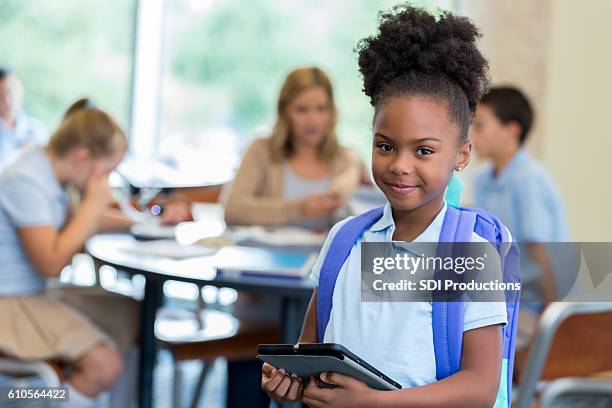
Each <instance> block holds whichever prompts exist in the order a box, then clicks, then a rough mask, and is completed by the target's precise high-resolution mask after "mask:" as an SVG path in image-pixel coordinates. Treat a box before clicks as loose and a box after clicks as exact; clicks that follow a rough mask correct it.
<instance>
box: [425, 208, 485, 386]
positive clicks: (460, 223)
mask: <svg viewBox="0 0 612 408" xmlns="http://www.w3.org/2000/svg"><path fill="white" fill-rule="evenodd" d="M475 223H476V215H475V214H473V213H472V212H469V211H463V210H462V209H458V208H455V207H452V206H448V207H447V210H446V214H445V216H444V222H443V224H442V231H441V232H440V239H439V241H440V242H470V241H471V239H472V232H473V231H474V225H475ZM451 251H452V246H451V245H441V246H439V247H438V256H439V257H442V258H445V257H447V256H452V253H450V252H451ZM452 273H453V272H451V271H447V270H441V271H436V272H435V278H436V279H438V280H446V279H453V276H452V275H451V274H452ZM443 296H444V297H443ZM449 296H450V294H448V293H444V294H439V295H434V299H433V303H432V329H433V340H434V354H435V357H436V378H437V379H438V381H439V380H442V379H444V378H446V377H448V376H450V375H452V374H454V373H456V372H457V371H459V369H460V367H461V353H462V349H463V301H461V300H452V299H449ZM451 300H452V301H451Z"/></svg>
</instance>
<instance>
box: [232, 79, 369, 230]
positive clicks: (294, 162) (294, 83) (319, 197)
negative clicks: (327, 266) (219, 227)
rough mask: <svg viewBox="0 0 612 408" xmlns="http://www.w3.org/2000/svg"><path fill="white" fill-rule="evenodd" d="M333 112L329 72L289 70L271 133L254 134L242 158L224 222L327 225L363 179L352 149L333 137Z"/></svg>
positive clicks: (307, 225)
mask: <svg viewBox="0 0 612 408" xmlns="http://www.w3.org/2000/svg"><path fill="white" fill-rule="evenodd" d="M336 120H337V110H336V106H335V104H334V96H333V90H332V85H331V81H330V79H329V77H328V76H327V75H326V74H325V73H324V72H323V71H322V70H321V69H319V68H300V69H296V70H294V71H293V72H291V73H290V74H289V75H288V76H287V78H286V79H285V82H284V84H283V86H282V88H281V91H280V95H279V98H278V105H277V120H276V124H275V125H274V129H273V131H272V135H271V136H270V137H268V138H264V139H256V140H255V141H254V142H253V143H252V144H251V145H250V146H249V148H248V150H247V152H246V154H245V155H244V158H243V159H242V163H241V165H240V168H239V169H238V172H237V173H236V177H235V179H234V182H233V184H232V186H231V188H230V191H229V194H228V197H227V201H226V205H225V219H226V222H227V223H228V224H247V225H248V224H259V225H270V226H272V225H283V224H293V225H298V226H302V227H306V228H311V229H315V230H326V229H328V228H329V227H330V226H331V225H332V223H333V222H334V220H333V214H334V212H335V211H336V210H337V209H338V208H340V207H342V206H343V205H344V203H345V201H346V199H347V198H348V197H349V196H350V195H351V194H352V193H353V191H354V190H355V189H356V188H357V185H358V184H359V180H360V163H359V160H358V159H357V156H356V155H355V154H354V153H352V152H351V151H349V150H348V149H346V148H343V147H341V146H340V145H339V144H338V139H337V137H336V132H335V125H336Z"/></svg>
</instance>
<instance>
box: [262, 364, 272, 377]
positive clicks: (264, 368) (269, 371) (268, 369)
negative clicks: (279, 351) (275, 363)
mask: <svg viewBox="0 0 612 408" xmlns="http://www.w3.org/2000/svg"><path fill="white" fill-rule="evenodd" d="M274 370H275V368H274V367H272V365H271V364H268V363H263V365H262V366H261V371H262V372H263V373H264V374H265V375H267V376H268V377H271V376H272V373H273V372H274Z"/></svg>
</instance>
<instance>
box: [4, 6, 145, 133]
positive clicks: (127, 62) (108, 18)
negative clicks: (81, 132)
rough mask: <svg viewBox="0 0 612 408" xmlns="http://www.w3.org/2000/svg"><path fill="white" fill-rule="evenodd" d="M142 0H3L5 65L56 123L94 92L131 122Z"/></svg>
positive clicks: (28, 102)
mask: <svg viewBox="0 0 612 408" xmlns="http://www.w3.org/2000/svg"><path fill="white" fill-rule="evenodd" d="M135 7H136V0H106V1H99V0H66V1H56V0H37V1H21V0H0V56H1V57H0V65H3V66H4V65H6V66H8V67H10V68H11V69H13V70H14V71H15V73H16V74H17V76H19V78H20V79H21V81H22V82H23V84H24V88H25V108H26V110H27V111H28V112H29V113H30V114H31V115H32V116H35V117H37V118H38V119H40V120H41V121H42V122H43V123H44V124H45V125H46V126H47V127H48V128H49V129H50V130H52V129H53V128H54V127H55V126H56V125H57V123H58V122H59V120H60V118H61V116H62V114H63V112H64V111H65V110H66V108H67V107H68V105H70V103H72V102H73V101H74V100H76V99H77V98H79V97H82V96H88V97H90V98H92V100H93V101H94V102H95V103H96V104H98V105H99V106H100V107H102V108H103V109H105V110H107V111H109V112H110V113H111V114H113V115H114V116H115V117H116V118H117V120H118V121H119V122H120V123H121V125H123V126H124V127H127V126H128V125H129V123H128V122H129V113H130V103H131V76H132V60H133V47H132V42H133V41H132V39H133V32H134V16H135V10H136V8H135Z"/></svg>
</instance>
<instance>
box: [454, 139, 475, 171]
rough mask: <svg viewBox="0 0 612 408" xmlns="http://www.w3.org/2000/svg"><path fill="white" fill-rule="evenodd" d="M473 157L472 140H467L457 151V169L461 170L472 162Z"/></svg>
mask: <svg viewBox="0 0 612 408" xmlns="http://www.w3.org/2000/svg"><path fill="white" fill-rule="evenodd" d="M471 158H472V141H471V140H467V141H466V142H464V143H463V144H462V145H461V146H460V147H459V151H458V152H457V160H456V161H455V170H456V171H461V170H463V169H465V168H466V167H467V165H468V164H470V159H471Z"/></svg>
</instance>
